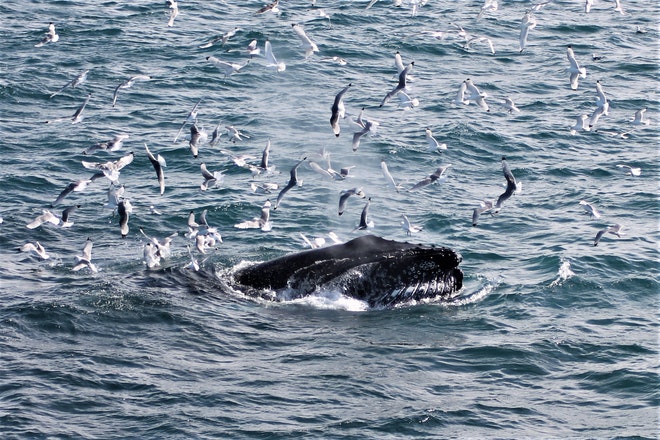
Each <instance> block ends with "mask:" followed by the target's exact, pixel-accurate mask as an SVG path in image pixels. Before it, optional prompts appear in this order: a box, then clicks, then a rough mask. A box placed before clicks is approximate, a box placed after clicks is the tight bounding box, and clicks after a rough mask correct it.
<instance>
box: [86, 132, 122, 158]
mask: <svg viewBox="0 0 660 440" xmlns="http://www.w3.org/2000/svg"><path fill="white" fill-rule="evenodd" d="M128 138H129V135H127V134H123V133H122V134H118V135H115V137H114V138H112V139H111V140H109V141H107V142H99V143H98V144H95V145H93V146H91V147H89V148H88V149H86V150H85V151H83V154H91V153H93V152H94V151H98V150H101V151H108V152H112V151H117V150H120V149H121V147H123V146H124V141H125V140H126V139H128Z"/></svg>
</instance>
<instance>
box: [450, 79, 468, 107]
mask: <svg viewBox="0 0 660 440" xmlns="http://www.w3.org/2000/svg"><path fill="white" fill-rule="evenodd" d="M465 95H467V84H466V83H465V81H463V82H462V83H461V86H460V87H459V88H458V93H457V94H456V98H454V104H456V105H458V106H461V105H468V104H469V103H470V101H469V100H468V99H466V96H465Z"/></svg>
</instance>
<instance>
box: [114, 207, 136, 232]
mask: <svg viewBox="0 0 660 440" xmlns="http://www.w3.org/2000/svg"><path fill="white" fill-rule="evenodd" d="M117 212H118V213H119V230H120V232H121V238H126V236H127V235H128V218H129V214H131V213H133V205H131V202H129V201H128V200H121V201H120V202H119V203H117Z"/></svg>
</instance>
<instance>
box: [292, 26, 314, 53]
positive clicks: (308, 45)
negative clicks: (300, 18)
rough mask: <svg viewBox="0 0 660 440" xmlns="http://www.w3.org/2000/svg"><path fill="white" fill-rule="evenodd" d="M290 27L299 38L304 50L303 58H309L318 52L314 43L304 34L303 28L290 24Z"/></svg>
mask: <svg viewBox="0 0 660 440" xmlns="http://www.w3.org/2000/svg"><path fill="white" fill-rule="evenodd" d="M291 27H292V28H293V30H294V32H295V33H296V35H298V38H300V41H301V42H302V46H303V49H305V58H309V57H310V56H311V55H312V54H313V53H314V52H318V51H319V48H318V46H317V45H316V43H314V42H313V41H312V40H311V39H310V38H309V37H308V36H307V34H306V33H305V30H304V29H303V27H302V26H301V25H299V24H295V23H294V24H292V25H291Z"/></svg>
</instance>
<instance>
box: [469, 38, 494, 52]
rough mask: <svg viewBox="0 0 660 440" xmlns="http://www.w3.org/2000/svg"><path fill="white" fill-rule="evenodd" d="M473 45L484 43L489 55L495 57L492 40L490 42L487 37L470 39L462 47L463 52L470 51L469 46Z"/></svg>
mask: <svg viewBox="0 0 660 440" xmlns="http://www.w3.org/2000/svg"><path fill="white" fill-rule="evenodd" d="M474 43H486V44H487V45H488V48H489V49H490V53H491V54H493V55H495V46H494V45H493V40H491V39H490V38H488V37H479V36H477V37H471V38H470V39H469V40H467V41H466V42H465V44H464V45H463V48H464V49H465V50H470V45H472V44H474Z"/></svg>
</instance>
